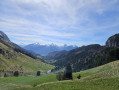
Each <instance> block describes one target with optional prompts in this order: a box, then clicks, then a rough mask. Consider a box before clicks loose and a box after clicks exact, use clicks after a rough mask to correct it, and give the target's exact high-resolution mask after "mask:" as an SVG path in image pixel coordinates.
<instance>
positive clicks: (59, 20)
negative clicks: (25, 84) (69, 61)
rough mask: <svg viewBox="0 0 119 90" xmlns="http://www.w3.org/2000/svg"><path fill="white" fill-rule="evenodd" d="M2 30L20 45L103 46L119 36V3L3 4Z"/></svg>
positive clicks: (2, 0) (32, 0)
mask: <svg viewBox="0 0 119 90" xmlns="http://www.w3.org/2000/svg"><path fill="white" fill-rule="evenodd" d="M0 30H1V31H3V32H5V33H6V34H7V35H8V37H9V38H10V40H11V41H12V42H15V43H17V44H22V43H23V44H30V43H36V42H39V43H41V44H51V43H54V44H57V45H63V44H68V45H78V46H82V45H89V44H101V45H104V44H105V42H106V40H107V39H108V38H109V37H110V36H111V35H114V34H116V33H119V0H0Z"/></svg>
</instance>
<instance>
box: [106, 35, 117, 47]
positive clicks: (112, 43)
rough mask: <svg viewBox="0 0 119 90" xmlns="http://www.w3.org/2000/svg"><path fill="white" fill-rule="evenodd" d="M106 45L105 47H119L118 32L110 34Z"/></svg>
mask: <svg viewBox="0 0 119 90" xmlns="http://www.w3.org/2000/svg"><path fill="white" fill-rule="evenodd" d="M106 46H107V47H119V34H115V35H113V36H111V37H110V38H109V39H108V40H107V41H106Z"/></svg>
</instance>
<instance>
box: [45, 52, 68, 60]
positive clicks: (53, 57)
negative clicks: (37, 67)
mask: <svg viewBox="0 0 119 90" xmlns="http://www.w3.org/2000/svg"><path fill="white" fill-rule="evenodd" d="M67 52H68V51H65V50H62V51H54V52H51V53H48V54H47V55H46V56H44V57H43V58H44V59H45V60H46V61H52V60H56V59H57V57H59V56H61V55H64V54H65V53H67Z"/></svg>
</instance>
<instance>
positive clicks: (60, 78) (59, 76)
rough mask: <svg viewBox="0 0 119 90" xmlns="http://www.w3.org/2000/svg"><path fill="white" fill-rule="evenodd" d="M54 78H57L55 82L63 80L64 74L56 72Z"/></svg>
mask: <svg viewBox="0 0 119 90" xmlns="http://www.w3.org/2000/svg"><path fill="white" fill-rule="evenodd" d="M56 78H57V80H59V81H61V80H65V76H64V73H63V72H58V73H57V76H56Z"/></svg>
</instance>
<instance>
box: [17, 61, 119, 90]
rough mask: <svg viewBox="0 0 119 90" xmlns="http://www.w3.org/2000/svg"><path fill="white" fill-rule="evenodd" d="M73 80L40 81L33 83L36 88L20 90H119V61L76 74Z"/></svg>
mask: <svg viewBox="0 0 119 90" xmlns="http://www.w3.org/2000/svg"><path fill="white" fill-rule="evenodd" d="M79 73H80V75H81V76H82V78H81V79H80V80H78V79H77V78H76V77H77V76H78V74H79ZM52 78H53V76H52ZM54 78H55V77H54ZM73 78H74V80H68V81H61V82H60V81H55V80H53V81H51V80H50V79H49V81H48V82H47V81H46V83H44V82H42V83H37V82H40V80H36V81H34V82H33V83H34V84H35V87H33V83H32V85H30V84H29V87H28V86H27V85H24V86H23V87H22V88H18V90H21V89H22V90H119V61H114V62H111V63H108V64H105V65H103V66H99V67H96V68H93V69H89V70H85V71H81V72H78V73H74V74H73ZM54 81H55V82H54Z"/></svg>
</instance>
